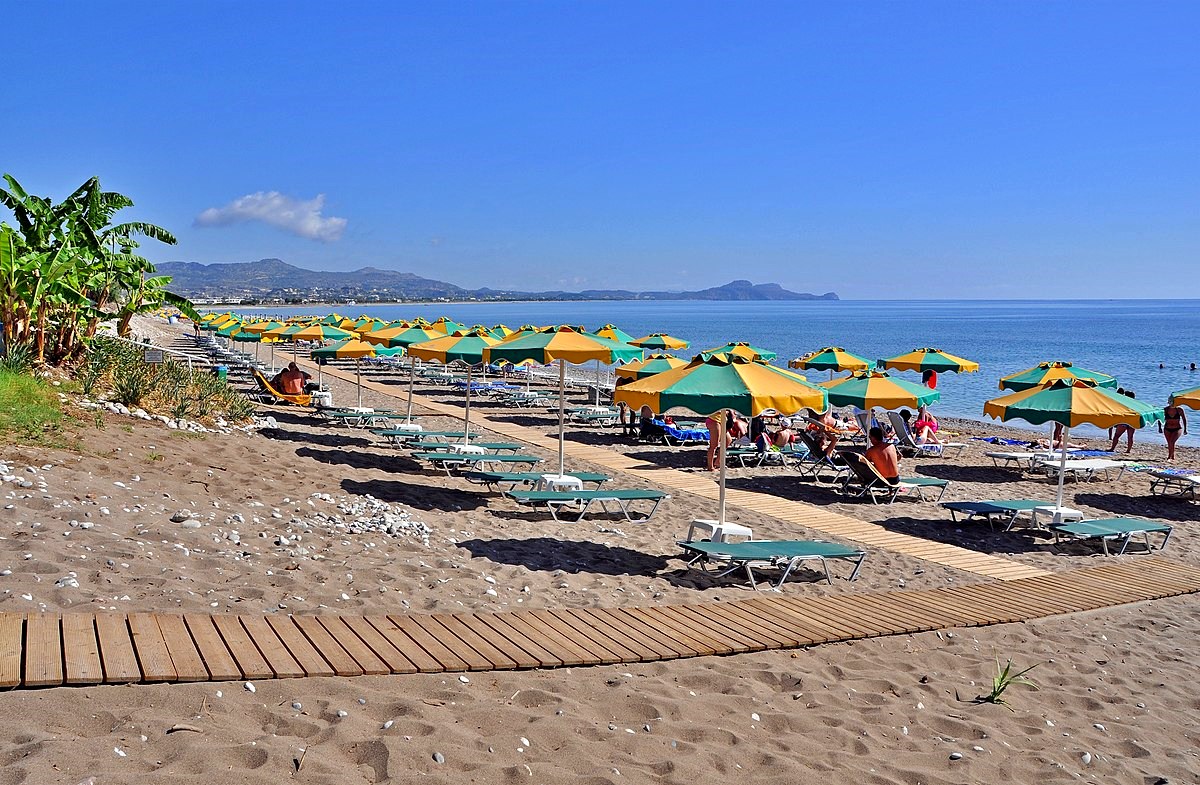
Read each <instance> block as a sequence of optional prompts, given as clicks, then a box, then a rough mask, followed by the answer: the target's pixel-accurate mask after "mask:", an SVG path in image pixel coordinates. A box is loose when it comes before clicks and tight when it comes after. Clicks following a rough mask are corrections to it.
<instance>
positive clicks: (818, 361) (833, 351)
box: [788, 346, 874, 378]
mask: <svg viewBox="0 0 1200 785" xmlns="http://www.w3.org/2000/svg"><path fill="white" fill-rule="evenodd" d="M872 365H874V363H872V362H871V361H870V360H868V359H867V358H866V357H860V356H859V355H857V354H853V353H851V352H848V351H846V350H845V349H843V348H842V347H840V346H826V347H825V348H824V349H817V350H816V351H815V352H809V353H808V354H806V355H803V356H801V357H797V358H795V359H793V360H788V367H789V368H799V369H801V370H805V371H829V372H830V374H831V378H832V374H833V372H834V371H865V370H867V369H868V368H870V367H871V366H872Z"/></svg>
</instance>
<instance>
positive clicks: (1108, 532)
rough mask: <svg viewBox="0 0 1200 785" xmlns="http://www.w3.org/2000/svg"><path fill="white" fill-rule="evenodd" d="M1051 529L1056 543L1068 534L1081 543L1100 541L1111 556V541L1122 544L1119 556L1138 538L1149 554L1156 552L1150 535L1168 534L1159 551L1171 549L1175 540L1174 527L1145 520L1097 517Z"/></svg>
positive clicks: (1055, 525)
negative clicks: (1168, 546)
mask: <svg viewBox="0 0 1200 785" xmlns="http://www.w3.org/2000/svg"><path fill="white" fill-rule="evenodd" d="M1050 530H1051V531H1053V532H1054V541H1055V542H1058V538H1059V535H1060V534H1061V535H1066V536H1069V537H1074V538H1076V539H1081V540H1100V546H1101V547H1102V548H1103V549H1104V555H1105V556H1108V555H1109V551H1108V541H1109V540H1115V541H1117V542H1119V543H1121V550H1119V551H1117V555H1118V556H1120V555H1121V554H1123V553H1125V549H1126V548H1128V547H1129V541H1130V540H1131V539H1133V538H1134V537H1135V536H1140V537H1141V538H1142V539H1143V541H1144V542H1145V543H1146V552H1147V553H1149V552H1150V551H1152V550H1154V547H1153V546H1152V545H1151V544H1150V535H1151V534H1152V533H1153V534H1164V535H1166V536H1165V537H1163V541H1162V544H1161V545H1159V546H1158V547H1159V550H1162V549H1163V548H1165V547H1167V542H1168V541H1169V540H1170V539H1171V532H1172V531H1173V528H1172V527H1171V526H1168V525H1167V524H1165V523H1156V522H1155V521H1148V520H1146V519H1145V518H1097V519H1094V520H1087V521H1073V522H1071V523H1052V524H1050Z"/></svg>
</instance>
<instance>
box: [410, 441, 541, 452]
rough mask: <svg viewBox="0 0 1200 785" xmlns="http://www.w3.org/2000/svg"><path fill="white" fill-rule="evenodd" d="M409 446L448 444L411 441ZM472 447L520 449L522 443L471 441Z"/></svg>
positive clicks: (431, 448) (427, 447)
mask: <svg viewBox="0 0 1200 785" xmlns="http://www.w3.org/2000/svg"><path fill="white" fill-rule="evenodd" d="M408 446H409V448H411V449H413V450H421V451H434V452H436V451H438V450H440V449H441V448H443V447H445V446H446V443H445V442H409V443H408ZM471 446H472V447H479V448H481V449H484V450H519V449H521V445H519V444H513V443H512V442H471Z"/></svg>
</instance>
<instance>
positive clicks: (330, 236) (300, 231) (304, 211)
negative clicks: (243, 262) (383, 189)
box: [196, 191, 347, 243]
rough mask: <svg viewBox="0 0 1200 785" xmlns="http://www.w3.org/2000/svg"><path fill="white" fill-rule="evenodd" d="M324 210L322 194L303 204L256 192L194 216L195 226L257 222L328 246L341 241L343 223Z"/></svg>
mask: <svg viewBox="0 0 1200 785" xmlns="http://www.w3.org/2000/svg"><path fill="white" fill-rule="evenodd" d="M324 207H325V194H317V195H316V197H314V198H312V199H310V200H308V201H307V202H305V201H301V200H299V199H293V198H292V197H290V196H285V195H284V194H281V193H279V192H278V191H259V192H258V193H253V194H247V195H245V196H241V197H238V198H237V199H234V200H233V201H232V202H230V203H229V204H227V205H225V206H224V207H210V208H208V209H207V210H205V211H204V212H202V213H200V214H199V215H197V216H196V226H230V225H232V224H237V223H245V222H247V221H259V222H260V223H265V224H267V225H268V226H274V227H275V228H276V229H282V230H283V231H285V232H290V233H291V234H294V235H296V236H297V237H305V238H307V239H309V240H319V241H320V242H323V243H330V242H333V241H334V240H339V239H341V237H342V232H344V231H346V223H347V222H346V219H345V218H333V217H329V218H326V217H325V216H323V215H321V210H322V209H324Z"/></svg>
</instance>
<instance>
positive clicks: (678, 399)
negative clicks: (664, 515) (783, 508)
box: [613, 352, 828, 523]
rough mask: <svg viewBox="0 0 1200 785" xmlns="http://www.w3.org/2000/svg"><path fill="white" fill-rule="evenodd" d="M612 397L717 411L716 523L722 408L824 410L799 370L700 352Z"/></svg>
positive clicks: (659, 407)
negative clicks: (682, 364) (685, 363)
mask: <svg viewBox="0 0 1200 785" xmlns="http://www.w3.org/2000/svg"><path fill="white" fill-rule="evenodd" d="M613 400H615V401H617V402H621V403H625V404H628V405H629V407H630V408H631V409H635V410H636V409H640V408H641V407H642V406H649V407H650V409H651V410H653V411H654V412H656V413H658V414H663V413H665V412H670V411H672V410H676V409H683V410H687V411H689V412H694V413H695V414H700V415H705V416H709V415H716V417H715V419H716V421H717V426H718V429H719V431H718V433H717V434H716V437H717V445H718V450H719V453H720V456H719V462H720V467H721V474H720V480H719V494H718V497H717V498H718V501H717V509H718V521H719V522H721V523H723V522H724V521H725V474H726V460H725V441H726V440H725V435H724V433H723V431H724V429H725V417H724V416H722V415H721V414H720V413H721V412H724V411H725V410H726V409H732V410H733V411H735V412H739V413H740V414H744V415H746V416H748V417H756V416H758V415H760V414H762V413H763V412H765V411H767V410H768V409H773V410H775V411H777V412H780V413H781V414H795V413H797V412H799V411H802V410H803V409H813V410H816V411H824V410H825V409H826V407H827V406H828V394H827V393H826V391H825V390H823V389H821V388H820V387H817V386H816V385H813V384H809V383H808V382H806V381H804V380H803V379H800V378H797V374H794V373H791V372H790V371H786V370H784V369H782V368H776V367H774V366H771V365H766V364H765V363H761V362H757V361H755V360H753V359H750V358H747V357H741V356H738V355H730V354H721V353H717V354H712V353H708V352H703V353H701V354H699V355H697V356H696V357H695V358H693V359H692V361H691V362H690V363H688V364H687V365H685V366H684V367H682V368H675V369H673V370H670V371H664V372H662V373H659V374H655V375H654V376H650V377H648V378H645V379H639V380H637V381H635V382H630V383H629V384H624V385H621V386H620V387H618V388H617V389H616V391H615V392H614V393H613Z"/></svg>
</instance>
